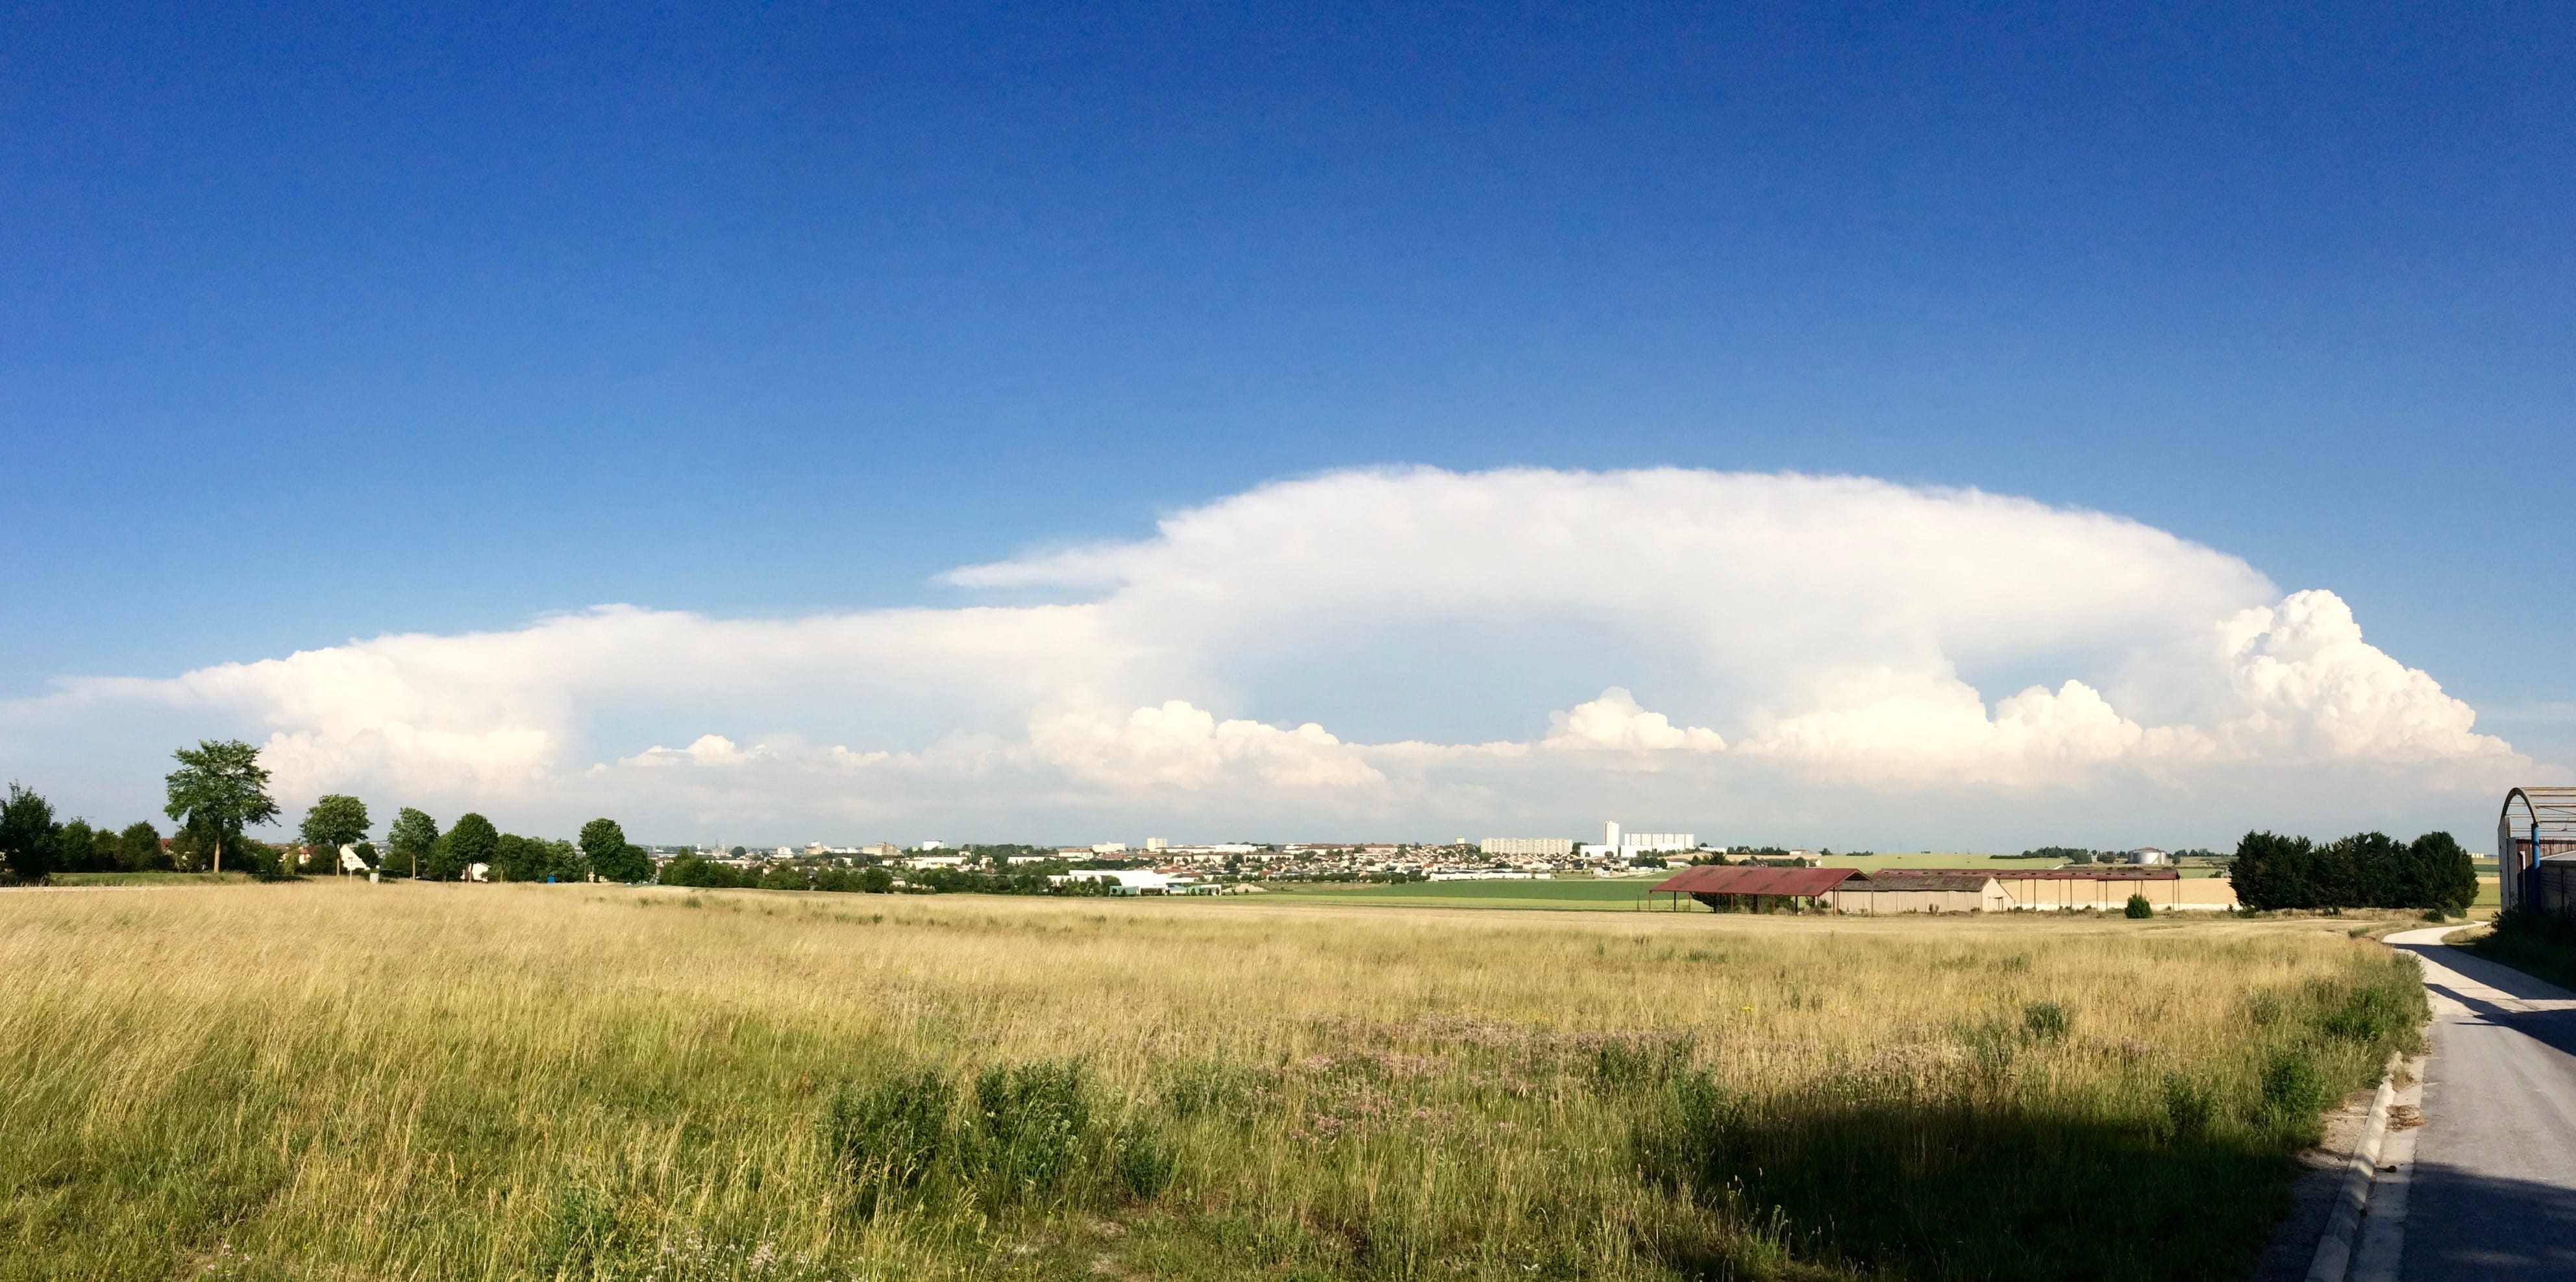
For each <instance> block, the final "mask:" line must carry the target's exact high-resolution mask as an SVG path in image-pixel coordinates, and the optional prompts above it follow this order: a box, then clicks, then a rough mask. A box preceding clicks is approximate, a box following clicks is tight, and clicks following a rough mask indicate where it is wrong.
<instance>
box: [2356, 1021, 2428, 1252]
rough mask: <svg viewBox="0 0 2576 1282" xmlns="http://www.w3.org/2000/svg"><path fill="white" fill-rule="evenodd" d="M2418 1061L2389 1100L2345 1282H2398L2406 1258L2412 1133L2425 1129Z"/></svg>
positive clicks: (2421, 1063) (2412, 1063) (2405, 1072)
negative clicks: (2405, 1114) (2402, 1118)
mask: <svg viewBox="0 0 2576 1282" xmlns="http://www.w3.org/2000/svg"><path fill="white" fill-rule="evenodd" d="M2426 1058H2428V1056H2418V1057H2416V1058H2414V1059H2410V1060H2408V1061H2406V1065H2405V1067H2404V1068H2402V1069H2400V1070H2399V1071H2400V1072H2401V1073H2402V1074H2403V1075H2404V1076H2405V1077H2406V1079H2407V1084H2406V1085H2404V1086H2402V1087H2399V1088H2398V1090H2397V1094H2395V1095H2394V1096H2392V1097H2390V1103H2389V1113H2388V1119H2389V1120H2388V1134H2387V1136H2386V1138H2384V1139H2382V1140H2381V1141H2380V1145H2379V1169H2378V1173H2377V1174H2375V1175H2374V1176H2372V1177H2371V1181H2370V1205H2369V1206H2368V1207H2367V1208H2365V1210H2364V1213H2363V1215H2362V1221H2361V1241H2360V1243H2359V1244H2358V1245H2357V1246H2355V1247H2354V1248H2353V1256H2352V1270H2351V1272H2349V1273H2348V1274H2346V1275H2345V1282H2397V1266H2398V1263H2399V1262H2400V1261H2401V1260H2403V1259H2404V1258H2405V1255H2406V1200H2407V1194H2408V1192H2409V1190H2411V1189H2412V1188H2413V1187H2414V1184H2415V1137H2416V1134H2417V1132H2416V1130H2415V1128H2416V1127H2420V1126H2422V1125H2423V1124H2424V1121H2423V1119H2424V1061H2425V1059H2426ZM2409 1109H2411V1110H2413V1120H2412V1121H2411V1122H2410V1123H2409V1124H2407V1125H2405V1126H2400V1125H2399V1124H2398V1121H2397V1114H2398V1113H2399V1112H2400V1111H2401V1110H2409Z"/></svg>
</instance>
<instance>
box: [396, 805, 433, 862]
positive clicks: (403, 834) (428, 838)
mask: <svg viewBox="0 0 2576 1282" xmlns="http://www.w3.org/2000/svg"><path fill="white" fill-rule="evenodd" d="M437 846H438V821H437V820H435V819H432V818H430V817H429V816H428V815H426V814H423V813H422V812H420V811H417V810H414V809H412V808H411V807H409V806H405V807H403V808H402V810H401V811H400V812H399V813H397V814H395V815H394V822H393V826H392V827H390V828H387V829H385V854H386V856H387V859H386V863H387V865H388V867H387V868H386V871H388V872H391V871H393V870H394V869H393V868H392V867H391V865H395V864H399V865H400V866H401V871H402V874H403V875H404V876H406V877H418V876H421V875H422V872H421V870H422V869H423V868H426V867H427V866H428V865H429V857H430V854H431V852H432V851H434V850H435V849H436V848H437Z"/></svg>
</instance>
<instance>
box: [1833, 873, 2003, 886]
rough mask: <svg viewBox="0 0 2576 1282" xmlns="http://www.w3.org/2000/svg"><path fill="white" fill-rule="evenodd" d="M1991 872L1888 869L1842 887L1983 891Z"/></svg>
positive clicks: (1991, 875)
mask: <svg viewBox="0 0 2576 1282" xmlns="http://www.w3.org/2000/svg"><path fill="white" fill-rule="evenodd" d="M1994 879H1995V876H1994V874H1993V873H1984V872H1950V871H1945V870H1938V869H1915V868H1890V869H1887V870H1884V871H1881V872H1874V873H1871V874H1870V875H1869V876H1867V877H1864V878H1861V879H1859V880H1856V881H1854V882H1853V883H1852V884H1850V885H1848V886H1845V887H1843V889H1845V890H1889V891H1895V890H1983V889H1985V888H1986V883H1987V882H1990V881H1993V880H1994Z"/></svg>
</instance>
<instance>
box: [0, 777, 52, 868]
mask: <svg viewBox="0 0 2576 1282" xmlns="http://www.w3.org/2000/svg"><path fill="white" fill-rule="evenodd" d="M55 836H56V829H55V826H54V803H52V802H50V801H47V800H45V799H44V798H43V797H41V796H38V795H37V794H35V793H32V792H29V791H27V790H26V789H24V788H21V787H19V786H18V785H17V784H15V783H12V784H10V785H9V800H8V802H7V804H5V805H0V870H5V871H6V872H7V873H8V875H9V880H11V881H14V882H18V883H20V884H22V885H29V886H32V885H35V884H36V883H38V882H40V881H43V880H44V879H45V878H46V877H47V876H49V875H51V874H52V872H53V871H54V851H55Z"/></svg>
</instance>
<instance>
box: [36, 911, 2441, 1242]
mask: <svg viewBox="0 0 2576 1282" xmlns="http://www.w3.org/2000/svg"><path fill="white" fill-rule="evenodd" d="M1466 885H1467V886H1468V887H1471V888H1474V887H1475V884H1474V883H1466ZM1515 889H1524V888H1521V887H1515ZM1592 889H1594V890H1595V891H1597V892H1609V891H1613V890H1618V889H1623V887H1620V886H1618V885H1616V884H1615V883H1614V884H1608V885H1596V886H1595V887H1593V888H1592ZM1418 893H1421V895H1422V897H1421V898H1419V899H1417V900H1416V901H1414V902H1413V904H1412V906H1410V907H1407V906H1405V905H1404V904H1402V903H1387V902H1379V903H1374V904H1372V905H1371V906H1369V907H1366V908H1360V907H1353V906H1349V905H1344V904H1332V903H1324V902H1317V901H1313V900H1304V899H1299V898H1297V897H1294V896H1287V895H1272V896H1257V897H1245V898H1243V899H1239V900H1226V901H1217V900H1206V899H1181V898H1175V899H1151V900H1135V899H1128V900H1099V899H1093V900H1057V899H1043V898H1017V897H984V896H974V895H942V896H936V897H910V896H860V895H819V894H812V893H797V892H770V891H714V892H692V891H684V890H678V889H673V888H643V889H626V888H609V887H597V886H542V885H524V884H521V885H495V886H459V885H419V884H400V885H390V884H389V885H383V886H371V885H367V884H364V883H354V884H353V883H350V882H340V881H335V882H308V883H302V884H288V885H227V886H168V887H149V886H147V887H133V888H112V889H100V890H92V891H73V892H49V891H26V892H0V973H5V974H7V975H8V976H9V977H10V989H9V996H8V999H7V1000H6V1001H5V1002H0V1118H5V1119H6V1122H5V1131H0V1134H5V1137H6V1142H5V1143H0V1279H36V1278H83V1279H128V1278H131V1279H146V1278H149V1279H167V1278H174V1277H185V1278H242V1279H285V1278H317V1279H318V1278H330V1279H361V1278H385V1279H394V1278H401V1279H453V1278H473V1279H492V1280H494V1282H498V1280H500V1279H521V1278H540V1279H612V1278H616V1279H624V1278H635V1279H647V1278H649V1279H654V1280H656V1282H698V1280H709V1282H712V1280H716V1279H724V1280H727V1282H752V1280H756V1279H777V1280H782V1282H784V1280H796V1282H820V1280H822V1279H916V1278H926V1279H961V1280H962V1279H987V1278H1026V1279H1048V1278H1069V1277H1091V1278H1166V1279H1207V1280H1209V1282H1215V1280H1217V1279H1238V1278H1276V1279H1283V1280H1289V1279H1302V1280H1309V1282H1321V1280H1324V1279H1345V1278H1347V1279H1451V1278H1472V1279H1497V1280H1498V1279H1506V1278H1508V1279H1530V1278H1542V1279H1574V1278H1588V1279H1637V1280H1656V1282H1667V1280H1668V1282H1680V1280H1681V1279H1689V1278H1719V1277H1731V1278H1745V1279H1765V1278H1774V1279H1800V1280H1816V1282H1823V1280H1827V1279H1836V1280H1849V1282H1861V1280H1862V1279H1895V1278H2029V1279H2041V1278H2050V1279H2054V1278H2066V1277H2084V1278H2113V1279H2162V1278H2202V1277H2227V1276H2242V1275H2243V1273H2244V1271H2245V1269H2246V1267H2247V1265H2248V1263H2249V1261H2250V1260H2251V1258H2252V1255H2253V1253H2254V1252H2255V1250H2256V1249H2257V1247H2258V1245H2259V1243H2260V1242H2261V1240H2262V1239H2263V1237H2264V1235H2265V1233H2266V1232H2267V1228H2268V1225H2269V1223H2270V1221H2271V1220H2272V1219H2273V1217H2274V1216H2275V1214H2276V1213H2277V1211H2278V1210H2279V1209H2280V1208H2281V1207H2282V1206H2283V1205H2284V1198H2285V1190H2286V1188H2287V1184H2288V1181H2289V1179H2290V1176H2291V1172H2292V1170H2293V1163H2292V1161H2291V1157H2290V1155H2291V1154H2292V1153H2293V1152H2294V1151H2295V1150H2296V1149H2298V1148H2299V1147H2300V1146H2301V1145H2303V1144H2306V1143H2309V1142H2311V1141H2312V1139H2313V1137H2314V1136H2315V1134H2316V1132H2317V1126H2318V1121H2317V1118H2318V1113H2319V1110H2320V1109H2321V1108H2322V1107H2324V1106H2325V1105H2326V1104H2327V1103H2329V1102H2330V1101H2332V1100H2334V1099H2335V1098H2336V1097H2338V1096H2340V1095H2342V1094H2343V1093H2345V1092H2347V1091H2350V1090H2353V1089H2356V1088H2359V1087H2361V1086H2363V1085H2365V1084H2366V1083H2368V1082H2369V1081H2370V1080H2371V1079H2372V1077H2373V1076H2374V1074H2375V1073H2376V1071H2377V1068H2378V1065H2379V1064H2380V1062H2381V1060H2382V1059H2383V1058H2384V1056H2385V1055H2386V1054H2387V1052H2388V1051H2389V1050H2390V1049H2391V1048H2392V1047H2394V1046H2397V1045H2400V1044H2403V1043H2405V1042H2407V1041H2409V1040H2410V1039H2412V1038H2413V1036H2414V1030H2415V1028H2416V1026H2417V1023H2418V1021H2419V1020H2420V1019H2421V1018H2422V995H2421V994H2422V990H2421V987H2420V985H2419V984H2418V983H2417V981H2416V978H2415V974H2414V970H2413V963H2412V961H2411V959H2408V958H2404V957H2400V956H2394V955H2392V954H2390V953H2389V952H2388V950H2386V949H2385V948H2383V947H2381V946H2379V945H2378V944H2376V943H2373V942H2370V941H2368V940H2363V939H2356V938H2353V937H2351V936H2350V935H2349V934H2348V933H2347V932H2348V930H2349V928H2350V926H2351V924H2352V923H2351V921H2350V919H2345V920H2340V921H2284V922H2272V921H2239V920H2229V921H2212V922H2183V921H2176V920H2170V919H2153V920H2149V921H2142V922H2130V921H2123V920H2119V919H2116V918H2114V919H2108V920H2104V919H2088V918H2076V919H2039V918H2033V917H2015V918H1995V919H1985V920H1977V919H1965V918H1947V919H1912V920H1896V919H1879V920H1866V919H1851V918H1822V917H1805V918H1800V917H1771V918H1764V917H1751V916H1735V917H1728V916H1719V915H1710V914H1695V915H1681V914H1656V913H1632V914H1625V915H1620V914H1613V913H1580V912H1559V913H1533V912H1522V913H1512V912H1476V913H1462V912H1450V911H1435V910H1434V906H1435V905H1437V904H1438V903H1440V902H1441V900H1440V899H1439V897H1438V896H1434V895H1430V894H1428V893H1427V888H1426V891H1424V892H1418Z"/></svg>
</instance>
